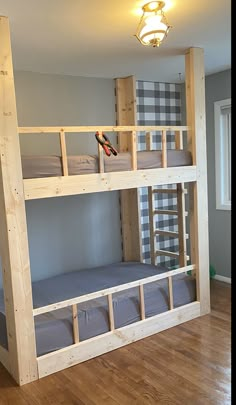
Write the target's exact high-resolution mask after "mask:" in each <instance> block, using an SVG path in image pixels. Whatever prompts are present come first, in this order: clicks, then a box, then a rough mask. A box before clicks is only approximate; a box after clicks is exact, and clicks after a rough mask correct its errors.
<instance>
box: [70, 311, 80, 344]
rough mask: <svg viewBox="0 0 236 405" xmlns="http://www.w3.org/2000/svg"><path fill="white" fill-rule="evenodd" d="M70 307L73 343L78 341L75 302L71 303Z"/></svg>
mask: <svg viewBox="0 0 236 405" xmlns="http://www.w3.org/2000/svg"><path fill="white" fill-rule="evenodd" d="M71 308H72V321H73V337H74V343H79V320H78V308H77V304H74V305H72V306H71Z"/></svg>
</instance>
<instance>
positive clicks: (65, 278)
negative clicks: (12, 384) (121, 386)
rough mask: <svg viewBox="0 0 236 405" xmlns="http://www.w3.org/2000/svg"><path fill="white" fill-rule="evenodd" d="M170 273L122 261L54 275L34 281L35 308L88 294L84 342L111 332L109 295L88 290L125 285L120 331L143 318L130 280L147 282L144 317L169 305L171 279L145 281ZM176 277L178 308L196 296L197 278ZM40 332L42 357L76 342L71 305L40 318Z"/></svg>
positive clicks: (116, 297) (117, 317) (1, 331)
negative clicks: (95, 294) (129, 286)
mask: <svg viewBox="0 0 236 405" xmlns="http://www.w3.org/2000/svg"><path fill="white" fill-rule="evenodd" d="M167 271H168V269H167V268H165V267H163V266H153V265H150V264H144V263H138V262H121V263H115V264H112V265H106V266H101V267H96V268H93V269H85V270H79V271H74V272H70V273H67V274H62V275H58V276H54V277H51V278H49V279H46V280H42V281H37V282H33V285H32V288H33V303H34V309H36V308H42V307H45V306H48V305H51V304H54V303H60V302H66V300H71V299H73V298H79V297H82V296H85V295H86V296H87V297H88V298H87V300H86V301H85V302H81V303H79V304H78V323H79V341H80V342H83V341H86V340H88V341H89V340H90V339H91V338H93V337H96V336H99V335H103V334H106V333H107V332H109V330H110V323H109V308H108V303H107V296H101V297H98V298H96V299H91V298H89V297H90V296H89V294H93V293H95V292H99V291H105V290H107V289H111V288H115V287H117V286H122V285H124V286H126V287H125V288H126V289H125V290H123V291H119V292H115V293H113V294H112V303H113V305H112V306H113V314H114V329H115V330H117V329H120V328H122V327H125V326H127V325H131V324H134V323H137V322H138V321H140V320H141V311H140V295H139V288H138V287H132V288H128V289H127V285H130V283H131V285H132V283H133V282H136V281H138V280H144V286H143V291H144V303H145V307H144V312H145V313H144V317H145V318H146V319H147V318H151V317H153V316H155V315H158V314H161V313H165V312H166V311H168V310H169V309H170V306H169V288H168V279H167V278H164V279H161V280H158V281H155V282H148V283H147V284H145V279H146V280H147V278H149V279H150V278H152V277H153V276H156V275H158V274H160V275H161V274H163V273H166V272H167ZM163 276H164V274H163ZM172 279H173V303H172V306H173V308H179V307H180V306H183V305H186V304H189V303H191V302H194V301H195V300H196V285H195V284H196V283H195V279H194V278H193V277H191V276H189V275H186V274H185V272H184V273H181V274H177V275H174V276H173V277H172ZM105 295H106V294H105ZM35 330H36V346H37V356H38V357H39V358H40V356H42V355H45V354H48V353H52V352H54V351H57V350H60V349H62V348H66V347H67V346H71V345H73V344H74V343H75V342H74V336H73V321H72V312H71V307H70V306H67V307H64V308H61V309H58V310H54V311H51V312H47V313H44V314H40V315H38V316H35ZM0 345H1V346H3V347H4V348H5V349H7V333H6V319H5V312H4V301H3V291H2V290H0Z"/></svg>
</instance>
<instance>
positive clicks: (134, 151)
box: [131, 131, 137, 170]
mask: <svg viewBox="0 0 236 405" xmlns="http://www.w3.org/2000/svg"><path fill="white" fill-rule="evenodd" d="M131 167H132V170H137V137H136V132H135V131H132V141H131Z"/></svg>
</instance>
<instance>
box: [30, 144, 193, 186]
mask: <svg viewBox="0 0 236 405" xmlns="http://www.w3.org/2000/svg"><path fill="white" fill-rule="evenodd" d="M161 159H162V158H161V151H142V152H138V153H137V166H138V169H155V168H160V167H161V166H162V164H161ZM191 164H192V158H191V153H190V152H188V151H184V150H168V151H167V166H169V167H176V166H189V165H191ZM104 167H105V172H106V173H108V172H117V171H124V170H131V155H130V153H128V152H127V153H118V155H117V156H114V155H111V156H109V157H108V156H106V155H105V156H104ZM22 170H23V178H24V179H30V178H36V177H51V176H61V175H62V164H61V157H60V156H45V155H42V156H36V155H34V156H31V155H30V156H22ZM68 171H69V174H70V175H76V174H91V173H98V158H97V156H96V155H78V156H72V155H70V156H68Z"/></svg>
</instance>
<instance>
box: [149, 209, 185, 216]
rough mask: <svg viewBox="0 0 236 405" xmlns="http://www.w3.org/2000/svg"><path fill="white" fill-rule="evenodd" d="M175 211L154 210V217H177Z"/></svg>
mask: <svg viewBox="0 0 236 405" xmlns="http://www.w3.org/2000/svg"><path fill="white" fill-rule="evenodd" d="M178 214H179V213H178V211H177V210H162V209H161V210H155V211H154V215H178Z"/></svg>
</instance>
